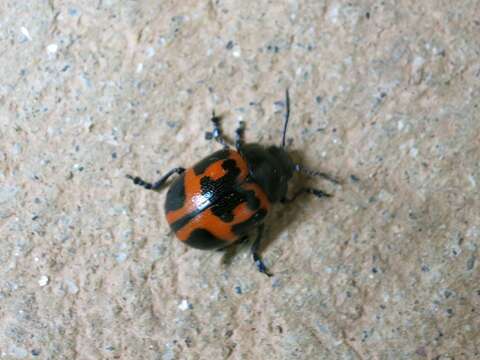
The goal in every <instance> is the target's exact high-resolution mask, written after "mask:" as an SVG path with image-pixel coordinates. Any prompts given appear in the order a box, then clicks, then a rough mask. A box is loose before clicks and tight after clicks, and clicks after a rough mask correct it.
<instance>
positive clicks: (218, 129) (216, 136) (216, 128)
mask: <svg viewBox="0 0 480 360" xmlns="http://www.w3.org/2000/svg"><path fill="white" fill-rule="evenodd" d="M210 121H211V122H212V124H213V130H212V131H207V132H206V133H205V139H207V140H211V139H213V140H215V141H217V142H218V143H219V144H221V145H222V146H223V147H224V148H225V149H228V143H227V140H226V139H225V136H224V135H223V130H222V126H221V124H220V123H221V121H222V117H221V116H217V115H216V114H215V110H214V111H212V118H211V119H210Z"/></svg>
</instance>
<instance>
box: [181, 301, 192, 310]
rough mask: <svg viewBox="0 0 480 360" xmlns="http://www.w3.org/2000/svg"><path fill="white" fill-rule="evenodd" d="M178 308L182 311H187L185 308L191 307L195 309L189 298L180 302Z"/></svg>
mask: <svg viewBox="0 0 480 360" xmlns="http://www.w3.org/2000/svg"><path fill="white" fill-rule="evenodd" d="M178 308H179V309H180V310H182V311H185V310H190V309H193V306H192V304H190V303H189V302H188V300H187V299H183V300H182V301H181V302H180V305H178Z"/></svg>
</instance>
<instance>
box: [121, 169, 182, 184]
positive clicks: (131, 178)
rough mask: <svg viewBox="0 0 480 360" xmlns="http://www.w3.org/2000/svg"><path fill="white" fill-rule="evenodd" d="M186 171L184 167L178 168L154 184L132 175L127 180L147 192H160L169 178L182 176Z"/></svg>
mask: <svg viewBox="0 0 480 360" xmlns="http://www.w3.org/2000/svg"><path fill="white" fill-rule="evenodd" d="M184 171H185V169H184V168H182V167H177V168H174V169H172V170H170V171H169V172H167V173H166V174H165V175H163V176H162V177H161V178H160V180H158V181H156V182H154V183H153V184H152V183H149V182H146V181H145V180H143V179H141V178H139V177H138V176H132V175H127V178H128V179H130V180H132V181H133V183H134V184H135V185H139V186H142V187H144V188H145V189H147V190H160V188H161V187H162V186H163V185H164V184H165V183H166V182H167V180H168V178H169V177H170V176H172V175H173V174H179V175H180V174H181V173H183V172H184Z"/></svg>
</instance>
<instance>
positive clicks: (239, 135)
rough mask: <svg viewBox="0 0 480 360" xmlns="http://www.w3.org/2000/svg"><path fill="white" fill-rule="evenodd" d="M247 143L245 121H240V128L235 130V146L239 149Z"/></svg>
mask: <svg viewBox="0 0 480 360" xmlns="http://www.w3.org/2000/svg"><path fill="white" fill-rule="evenodd" d="M244 143H245V121H240V123H239V124H238V128H237V130H236V131H235V147H236V149H237V150H240V148H241V147H242V146H243V144H244Z"/></svg>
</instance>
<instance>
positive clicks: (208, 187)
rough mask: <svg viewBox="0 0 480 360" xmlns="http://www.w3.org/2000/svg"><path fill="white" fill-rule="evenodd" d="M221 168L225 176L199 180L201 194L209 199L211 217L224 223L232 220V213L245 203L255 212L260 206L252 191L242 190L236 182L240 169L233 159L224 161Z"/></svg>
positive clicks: (206, 177)
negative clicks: (215, 217) (213, 216)
mask: <svg viewBox="0 0 480 360" xmlns="http://www.w3.org/2000/svg"><path fill="white" fill-rule="evenodd" d="M222 168H223V169H225V172H226V174H225V175H224V176H222V177H221V178H219V179H217V180H212V179H211V178H210V177H208V176H205V177H203V178H202V179H200V185H201V189H202V194H203V195H204V196H205V197H207V198H209V199H210V201H211V203H212V206H211V210H212V213H213V215H215V216H217V217H218V218H219V219H221V220H222V221H224V222H227V223H228V222H232V221H233V220H234V215H233V211H234V210H235V208H236V207H237V206H238V205H240V204H241V203H244V202H246V203H247V206H248V207H249V208H250V209H251V210H252V211H255V210H256V209H258V207H259V206H260V200H259V199H257V198H256V196H255V192H254V191H252V190H244V189H242V187H241V184H239V183H238V182H237V178H238V176H239V175H240V172H241V171H240V169H239V168H238V166H237V163H236V161H235V160H233V159H228V160H225V161H224V162H223V163H222Z"/></svg>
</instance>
